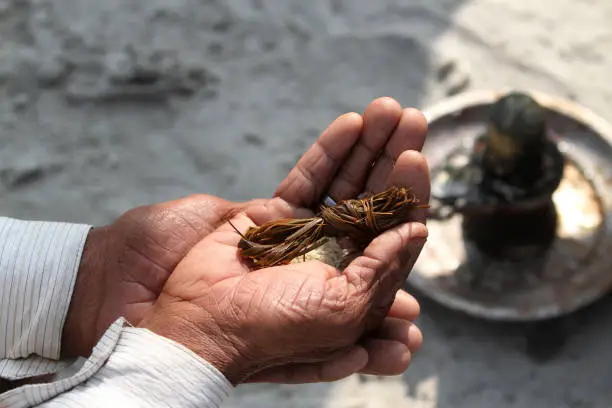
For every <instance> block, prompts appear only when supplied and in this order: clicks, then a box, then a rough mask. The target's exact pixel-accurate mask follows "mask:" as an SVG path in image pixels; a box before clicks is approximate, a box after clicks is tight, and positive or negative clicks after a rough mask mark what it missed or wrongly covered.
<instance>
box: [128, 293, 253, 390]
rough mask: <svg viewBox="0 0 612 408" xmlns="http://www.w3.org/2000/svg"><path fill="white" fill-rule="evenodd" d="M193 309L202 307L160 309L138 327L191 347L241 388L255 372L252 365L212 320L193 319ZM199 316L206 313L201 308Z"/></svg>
mask: <svg viewBox="0 0 612 408" xmlns="http://www.w3.org/2000/svg"><path fill="white" fill-rule="evenodd" d="M193 307H198V306H195V305H191V304H189V302H177V303H176V304H175V305H173V306H172V310H168V308H167V307H164V308H163V309H162V308H160V307H156V310H154V311H153V313H151V314H150V315H149V316H147V317H145V318H144V319H143V320H142V322H141V323H140V324H139V326H138V327H140V328H144V329H147V330H150V331H151V332H153V333H155V334H157V335H159V336H162V337H165V338H167V339H169V340H172V341H174V342H177V343H179V344H181V345H183V346H185V347H187V348H188V349H189V350H191V351H192V352H194V353H195V354H197V355H198V356H199V357H200V358H202V359H203V360H205V361H206V362H207V363H208V364H210V365H211V366H213V367H215V368H216V369H217V370H218V371H219V372H221V373H222V374H223V376H224V377H225V378H226V379H227V380H228V381H229V382H230V383H231V384H232V385H233V386H237V385H238V384H240V383H242V382H243V381H244V380H245V379H246V378H247V377H248V376H249V375H250V373H251V372H252V371H253V369H252V364H249V360H248V359H247V358H246V357H245V356H244V355H243V354H242V353H240V352H239V351H238V348H237V347H235V345H234V342H233V341H232V340H231V338H230V336H228V335H226V334H224V333H223V332H222V331H221V329H220V328H219V326H218V325H217V324H216V323H215V322H214V320H213V319H212V318H204V319H203V318H202V317H198V318H197V321H192V320H190V316H192V315H193V314H192V312H191V310H190V309H191V308H193ZM198 308H199V307H198ZM197 314H199V315H201V314H202V311H201V309H200V310H198V311H197Z"/></svg>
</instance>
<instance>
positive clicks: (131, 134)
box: [0, 0, 612, 408]
mask: <svg viewBox="0 0 612 408" xmlns="http://www.w3.org/2000/svg"><path fill="white" fill-rule="evenodd" d="M611 21H612V3H610V2H608V1H596V0H541V1H533V0H531V1H528V0H513V1H504V0H472V1H461V0H454V1H453V0H411V1H409V0H404V1H400V0H395V1H390V0H388V1H367V0H359V1H357V0H354V1H348V0H344V1H343V0H325V1H314V0H310V1H305V0H291V1H290V0H250V1H248V0H225V1H215V0H207V1H205V0H146V1H144V0H105V1H100V0H0V92H1V93H2V98H0V135H1V136H0V147H1V148H0V197H1V199H0V208H1V210H2V213H3V214H4V215H11V216H18V217H29V218H35V219H53V220H66V221H78V222H90V223H94V224H100V223H104V222H108V221H110V220H112V219H113V218H114V217H116V216H117V215H118V214H120V213H121V212H123V211H125V210H127V209H129V208H131V207H134V206H137V205H140V204H145V203H151V202H156V201H161V200H166V199H171V198H176V197H179V196H183V195H187V194H190V193H192V192H208V193H213V194H217V195H221V196H223V197H226V198H230V199H247V198H251V197H254V196H264V195H268V194H270V193H271V192H272V191H273V189H274V187H275V185H276V184H277V183H278V181H280V180H281V179H282V177H283V176H284V175H285V173H286V172H287V170H288V169H289V168H290V167H291V166H292V165H293V163H294V162H295V160H296V158H297V157H298V156H299V155H300V154H301V153H302V152H303V151H304V149H305V148H306V147H307V146H308V145H310V143H311V142H312V141H314V139H315V137H316V136H317V134H318V132H319V131H320V130H321V129H322V128H323V127H325V126H326V125H327V124H328V123H329V122H330V121H331V120H332V119H333V118H335V116H337V115H338V114H341V113H344V112H347V111H351V110H357V111H361V110H363V108H364V107H365V106H366V104H367V103H368V102H369V101H370V100H371V99H373V98H375V97H377V96H382V95H390V96H394V97H395V98H397V99H398V100H399V101H400V102H401V103H402V104H404V105H412V106H417V107H425V106H427V105H429V104H430V103H432V102H435V101H437V100H439V99H440V98H442V97H444V96H445V95H447V94H450V93H454V92H457V91H460V90H463V89H477V88H484V87H506V86H516V87H529V88H534V89H538V90H542V91H547V92H551V93H553V94H556V95H560V96H566V97H569V98H573V99H576V100H578V101H579V102H581V103H583V104H585V105H586V106H587V107H589V108H592V109H594V110H595V111H596V112H597V113H599V114H600V115H602V116H603V117H605V118H607V119H609V120H612V113H611V111H610V109H609V106H610V104H611V103H612V86H611V85H610V73H612V53H611V51H612V24H611V23H610V22H611ZM445 67H446V68H448V67H451V69H450V70H449V69H445ZM445 71H446V72H445ZM423 311H424V312H423V317H422V319H421V321H420V325H421V326H422V328H423V331H424V334H425V339H426V341H425V346H424V348H423V350H422V352H421V353H420V354H419V355H418V356H417V357H416V358H415V360H414V363H413V365H412V367H411V369H410V370H409V372H407V373H406V375H404V376H402V377H396V378H388V379H377V378H372V377H369V378H360V377H352V378H349V379H347V380H346V381H343V382H339V383H336V384H329V385H327V384H320V385H312V386H282V387H278V386H247V387H241V388H240V389H239V390H238V392H237V395H236V396H235V397H234V398H233V399H232V401H230V402H229V403H228V404H227V405H228V407H272V406H276V405H278V406H284V407H296V408H298V407H299V408H306V407H333V408H343V407H351V408H362V407H363V408H366V407H388V406H392V407H394V408H402V407H414V408H425V407H427V408H433V407H437V408H451V407H452V408H480V407H500V408H502V407H504V408H505V407H525V408H532V407H558V408H565V407H568V408H569V407H572V408H585V407H601V408H604V407H609V406H611V405H612V351H611V350H610V348H611V346H610V345H611V344H612V305H610V304H609V303H604V304H602V305H599V306H597V307H595V308H594V309H590V310H589V311H588V313H583V314H581V315H579V316H577V317H576V318H573V319H572V320H571V321H570V323H569V324H570V326H571V328H572V330H574V332H575V335H574V336H572V337H570V339H569V342H568V344H567V345H566V347H565V348H564V349H563V350H562V351H561V353H560V354H559V355H557V356H556V358H555V359H553V360H551V361H548V362H546V363H537V362H535V361H533V360H532V359H530V358H528V357H527V355H526V354H525V352H524V345H525V339H524V335H523V330H522V329H521V328H517V327H512V328H508V327H497V326H491V325H486V324H484V323H481V322H475V321H472V320H469V319H466V318H463V317H461V316H458V315H456V314H453V313H450V312H448V311H446V310H443V309H441V308H438V307H437V306H435V305H433V304H431V303H429V302H425V303H424V304H423Z"/></svg>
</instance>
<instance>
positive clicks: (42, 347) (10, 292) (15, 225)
mask: <svg viewBox="0 0 612 408" xmlns="http://www.w3.org/2000/svg"><path fill="white" fill-rule="evenodd" d="M90 229H91V226H90V225H82V224H70V223H59V222H41V221H22V220H17V219H13V218H6V217H0V377H5V378H6V377H7V376H4V375H3V372H2V368H3V367H5V370H8V368H6V367H9V366H10V367H11V369H10V370H8V371H11V372H14V373H18V374H19V377H25V376H27V375H39V374H43V373H44V371H48V370H49V369H51V367H53V366H55V367H59V366H60V365H54V364H53V361H54V360H57V359H58V358H59V356H60V346H61V336H62V329H63V326H64V321H65V319H66V314H67V312H68V307H69V306H70V300H71V298H72V292H73V290H74V284H75V281H76V275H77V272H78V268H79V264H80V260H81V255H82V253H83V248H84V246H85V241H86V239H87V234H88V233H89V231H90ZM28 357H30V358H28ZM32 357H34V358H32ZM33 360H37V361H40V362H41V364H34V363H33ZM35 367H39V368H41V369H42V371H43V372H41V370H36V369H35ZM43 367H44V368H43Z"/></svg>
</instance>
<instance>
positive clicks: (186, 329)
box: [142, 98, 429, 383]
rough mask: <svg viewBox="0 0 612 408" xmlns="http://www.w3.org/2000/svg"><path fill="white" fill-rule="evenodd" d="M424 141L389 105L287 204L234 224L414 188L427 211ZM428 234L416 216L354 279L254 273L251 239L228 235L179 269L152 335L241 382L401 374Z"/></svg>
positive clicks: (358, 265)
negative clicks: (412, 283) (245, 253)
mask: <svg viewBox="0 0 612 408" xmlns="http://www.w3.org/2000/svg"><path fill="white" fill-rule="evenodd" d="M425 133H426V121H425V119H424V118H423V116H422V115H421V114H420V113H419V112H417V111H414V110H410V109H408V110H402V109H401V108H400V107H399V105H398V104H397V103H396V102H395V101H393V100H390V99H388V98H384V99H380V100H377V101H375V102H374V103H373V104H371V105H370V106H369V107H368V109H367V110H366V112H365V114H364V115H363V117H362V116H361V115H357V114H348V115H344V116H342V117H340V118H339V119H338V120H337V121H336V122H334V123H333V124H332V125H331V126H330V128H328V129H327V130H326V131H325V132H324V133H323V135H322V136H321V138H320V139H319V140H318V142H317V143H316V144H315V145H314V146H313V147H312V148H311V149H310V150H309V151H308V152H307V153H306V155H305V156H304V157H303V158H302V159H301V160H300V162H299V163H298V164H297V166H296V167H295V169H294V170H293V171H292V172H291V173H290V174H289V176H288V177H287V179H286V180H285V181H284V182H283V183H282V184H281V186H280V187H279V189H278V191H277V194H276V198H274V199H272V200H270V201H268V202H260V203H257V204H253V205H249V206H248V207H247V210H246V212H245V213H242V214H240V215H238V216H236V217H235V218H234V219H233V223H234V225H236V226H238V227H239V228H241V229H244V230H245V229H246V228H247V227H248V226H250V225H255V224H261V223H262V222H265V221H267V220H270V219H275V218H279V217H286V216H307V215H310V214H311V212H310V209H311V208H316V207H317V206H318V203H319V201H320V199H321V196H322V194H323V193H324V192H325V191H327V192H328V193H329V194H330V195H331V196H332V197H334V198H335V199H336V200H340V199H343V198H348V197H354V196H356V195H358V194H359V193H360V192H363V191H368V192H376V191H381V190H383V189H384V188H386V187H387V186H389V185H408V186H410V187H412V188H413V189H414V190H415V192H416V193H417V196H418V197H419V198H420V200H421V201H422V202H426V201H427V200H428V196H429V179H428V169H427V165H426V162H425V160H424V159H423V158H422V156H420V154H418V153H417V152H416V150H419V149H420V147H421V145H422V143H423V139H424V136H425ZM426 234H427V231H426V229H425V227H424V214H423V213H422V212H415V216H414V220H413V222H411V223H408V224H404V225H403V226H400V227H398V228H395V229H393V230H391V231H389V232H387V233H385V234H383V235H381V236H380V237H379V238H377V239H376V240H374V241H373V242H372V243H371V244H370V246H368V248H367V249H366V250H365V252H364V253H363V255H362V256H360V257H358V258H357V259H355V260H354V261H353V262H352V263H351V264H350V265H349V266H348V267H347V268H346V269H345V270H344V271H337V270H336V269H334V268H331V267H329V266H327V265H324V264H321V263H318V262H308V263H304V264H295V265H289V266H282V267H275V268H269V269H264V270H260V271H256V272H250V273H249V271H248V268H247V267H246V266H245V265H244V264H243V263H242V262H241V259H240V257H239V254H238V251H237V248H236V245H237V243H238V240H239V239H240V237H239V235H238V234H236V232H235V231H234V230H233V228H232V227H231V226H230V225H229V224H225V225H223V226H221V227H220V228H219V229H217V230H216V231H215V232H213V233H211V234H210V235H208V236H207V237H206V238H204V239H203V240H202V241H201V242H200V243H199V244H197V245H196V246H195V247H194V248H193V249H192V250H191V251H190V253H189V254H188V255H187V257H185V259H184V260H183V261H181V262H180V263H179V265H178V266H177V268H176V270H175V271H174V273H173V274H172V276H171V277H170V279H169V280H168V282H167V284H166V285H165V287H164V289H163V291H162V294H161V295H160V297H159V299H158V301H157V302H156V306H155V309H154V310H153V311H152V312H151V313H150V314H149V315H148V317H147V318H146V319H145V320H144V321H143V323H142V325H143V326H144V327H149V328H151V329H152V330H154V331H156V332H158V333H160V334H162V335H165V336H167V337H169V338H174V339H175V340H177V341H179V342H182V343H183V344H186V345H187V346H188V347H190V348H192V349H193V350H194V351H196V352H197V353H199V354H200V355H202V356H203V357H205V358H207V359H208V360H209V361H211V362H212V363H213V364H215V365H216V366H217V367H219V368H220V369H221V370H222V371H223V372H224V373H225V374H226V375H227V376H228V378H230V379H231V380H232V381H233V382H234V383H238V382H242V381H244V380H245V379H250V380H251V381H282V382H309V381H321V380H333V379H337V378H341V377H344V376H346V375H349V374H352V373H354V372H356V371H360V372H366V373H377V374H396V373H398V372H401V371H403V369H405V368H406V367H407V363H408V360H409V358H410V357H409V356H410V351H416V349H418V347H419V346H420V342H421V335H420V332H419V331H418V329H417V328H416V327H415V326H414V325H412V324H411V323H410V320H412V319H414V318H415V317H416V315H418V304H417V303H416V302H415V301H414V299H413V298H411V297H410V296H409V295H407V294H405V293H404V292H401V291H400V292H398V290H399V288H400V287H401V286H402V284H403V282H404V280H405V278H406V275H407V273H408V271H409V270H410V267H411V265H412V263H413V262H414V261H415V259H416V257H417V256H418V254H419V252H420V248H421V247H422V245H423V243H424V240H425V238H426ZM396 293H399V294H400V295H399V296H396ZM394 357H399V358H394Z"/></svg>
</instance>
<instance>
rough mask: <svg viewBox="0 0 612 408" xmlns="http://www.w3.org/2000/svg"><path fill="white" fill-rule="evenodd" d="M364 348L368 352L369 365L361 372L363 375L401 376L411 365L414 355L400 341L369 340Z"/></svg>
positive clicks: (364, 343) (364, 344) (365, 342)
mask: <svg viewBox="0 0 612 408" xmlns="http://www.w3.org/2000/svg"><path fill="white" fill-rule="evenodd" d="M363 346H364V347H365V349H366V350H367V351H368V364H367V365H366V366H365V367H364V368H363V369H362V370H361V371H360V373H362V374H369V375H385V376H386V375H400V374H402V373H403V372H404V371H406V370H407V369H408V366H409V365H410V361H411V359H412V353H411V352H410V350H409V349H408V347H407V346H406V345H405V344H403V343H401V342H399V341H392V340H381V339H369V340H365V341H364V342H363Z"/></svg>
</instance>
